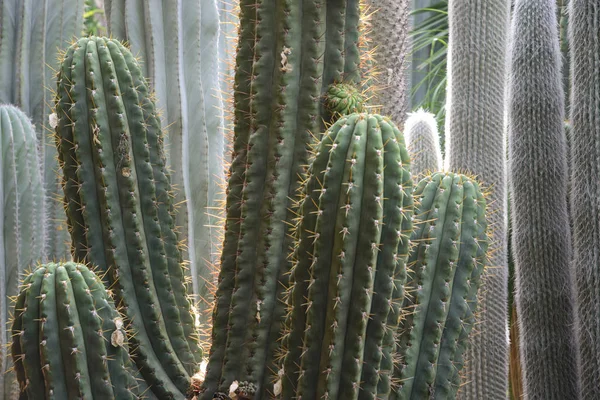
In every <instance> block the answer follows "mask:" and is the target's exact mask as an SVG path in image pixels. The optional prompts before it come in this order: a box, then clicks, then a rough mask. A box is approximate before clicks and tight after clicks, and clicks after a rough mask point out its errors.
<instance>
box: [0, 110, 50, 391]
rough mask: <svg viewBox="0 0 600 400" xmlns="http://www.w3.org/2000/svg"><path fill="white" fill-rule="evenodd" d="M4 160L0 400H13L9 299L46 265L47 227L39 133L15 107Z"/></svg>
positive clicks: (0, 161)
mask: <svg viewBox="0 0 600 400" xmlns="http://www.w3.org/2000/svg"><path fill="white" fill-rule="evenodd" d="M0 155H1V158H0V178H1V179H2V181H1V182H0V200H1V201H2V204H0V224H1V225H0V246H1V247H0V251H1V256H0V397H2V398H3V399H6V400H15V399H17V398H18V389H17V386H16V379H15V375H14V373H7V374H6V375H5V374H4V373H5V372H6V371H7V370H8V369H10V367H11V366H12V363H11V362H10V360H9V357H8V350H9V349H8V347H7V343H8V342H9V338H10V333H9V332H7V331H6V329H7V328H8V326H7V323H8V319H9V318H10V316H11V315H12V312H13V311H12V306H13V304H12V302H11V301H10V300H9V299H10V298H11V297H12V296H16V295H17V293H18V286H19V279H22V274H23V273H24V272H25V270H26V269H28V268H31V267H33V266H34V265H35V264H36V263H38V262H40V261H43V260H44V258H45V254H46V249H45V246H44V238H45V236H46V235H45V229H46V225H45V224H44V186H43V180H42V175H41V169H40V163H39V155H38V152H37V148H36V137H35V131H34V129H33V126H32V125H31V121H30V119H29V117H27V116H26V115H25V114H24V113H23V112H22V111H21V110H19V109H18V108H16V107H13V106H8V105H2V106H0Z"/></svg>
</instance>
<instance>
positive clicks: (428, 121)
mask: <svg viewBox="0 0 600 400" xmlns="http://www.w3.org/2000/svg"><path fill="white" fill-rule="evenodd" d="M404 137H405V139H406V147H407V148H408V153H409V154H410V159H411V160H412V161H411V168H410V170H411V172H412V174H413V176H416V177H420V178H422V177H423V176H425V175H426V174H429V173H433V172H437V171H441V170H442V168H443V160H442V152H441V149H440V135H439V133H438V128H437V121H436V119H435V115H434V114H432V113H429V112H427V111H425V110H423V109H422V108H420V109H418V110H417V111H416V112H414V113H409V114H408V119H407V120H406V123H405V124H404Z"/></svg>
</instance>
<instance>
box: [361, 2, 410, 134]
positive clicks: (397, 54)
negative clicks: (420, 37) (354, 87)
mask: <svg viewBox="0 0 600 400" xmlns="http://www.w3.org/2000/svg"><path fill="white" fill-rule="evenodd" d="M411 3H412V2H411V0H368V1H367V2H366V4H368V5H369V6H370V7H371V9H370V11H372V12H375V14H373V16H372V17H371V18H372V23H371V25H370V35H369V36H370V39H371V45H372V46H373V52H374V54H373V59H374V65H375V70H376V71H377V73H378V74H377V77H376V90H375V92H374V98H373V99H372V100H371V103H372V104H375V105H377V106H381V113H382V114H384V115H387V116H389V117H390V118H391V119H392V121H394V123H396V124H398V125H399V126H400V125H401V124H402V123H403V122H404V120H405V119H406V113H407V112H408V110H409V103H410V88H409V86H410V73H409V69H408V67H409V64H410V52H411V49H410V37H409V33H410V20H409V16H410V10H411Z"/></svg>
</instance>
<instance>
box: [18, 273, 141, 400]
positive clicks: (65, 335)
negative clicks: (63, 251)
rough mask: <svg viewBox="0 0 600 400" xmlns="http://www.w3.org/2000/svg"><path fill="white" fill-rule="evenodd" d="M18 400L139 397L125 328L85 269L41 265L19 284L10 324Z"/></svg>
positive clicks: (98, 285) (99, 283)
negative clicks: (12, 319)
mask: <svg viewBox="0 0 600 400" xmlns="http://www.w3.org/2000/svg"><path fill="white" fill-rule="evenodd" d="M12 338H13V339H12V346H11V350H12V356H13V360H14V362H15V370H16V373H17V377H18V378H19V384H20V387H21V390H22V391H23V396H24V397H21V398H22V399H23V398H24V399H29V400H33V399H35V400H43V399H48V400H50V399H64V400H67V399H91V400H93V399H98V400H105V399H119V400H127V399H132V400H133V399H138V398H139V397H138V390H137V388H138V384H137V382H136V380H135V378H134V374H133V373H131V372H130V370H129V368H130V367H131V365H132V364H131V362H130V360H129V353H128V349H127V343H126V342H125V327H124V326H123V320H122V318H121V316H120V315H119V313H117V311H116V310H115V306H114V304H113V302H112V300H111V299H110V298H109V297H108V296H107V294H106V290H105V288H104V285H103V284H102V282H101V281H100V278H98V277H97V276H96V275H95V274H94V273H93V272H91V271H90V270H89V269H88V268H87V267H86V266H85V265H82V264H75V263H73V262H68V263H65V264H54V263H50V264H44V265H42V266H40V267H39V268H37V269H36V270H35V271H34V272H33V273H32V274H30V275H29V276H28V277H27V278H25V281H24V282H23V285H22V289H21V291H20V293H19V296H18V297H17V302H16V305H15V319H14V321H13V324H12Z"/></svg>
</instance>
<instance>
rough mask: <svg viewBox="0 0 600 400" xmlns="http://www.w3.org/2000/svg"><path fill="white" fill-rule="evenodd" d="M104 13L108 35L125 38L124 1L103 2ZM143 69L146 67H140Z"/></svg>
mask: <svg viewBox="0 0 600 400" xmlns="http://www.w3.org/2000/svg"><path fill="white" fill-rule="evenodd" d="M104 13H105V14H106V23H107V25H108V30H109V32H110V34H111V35H112V36H114V37H118V38H124V37H126V33H125V32H126V31H125V0H104ZM144 68H146V67H144V66H142V69H144ZM144 76H146V74H145V73H144Z"/></svg>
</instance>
